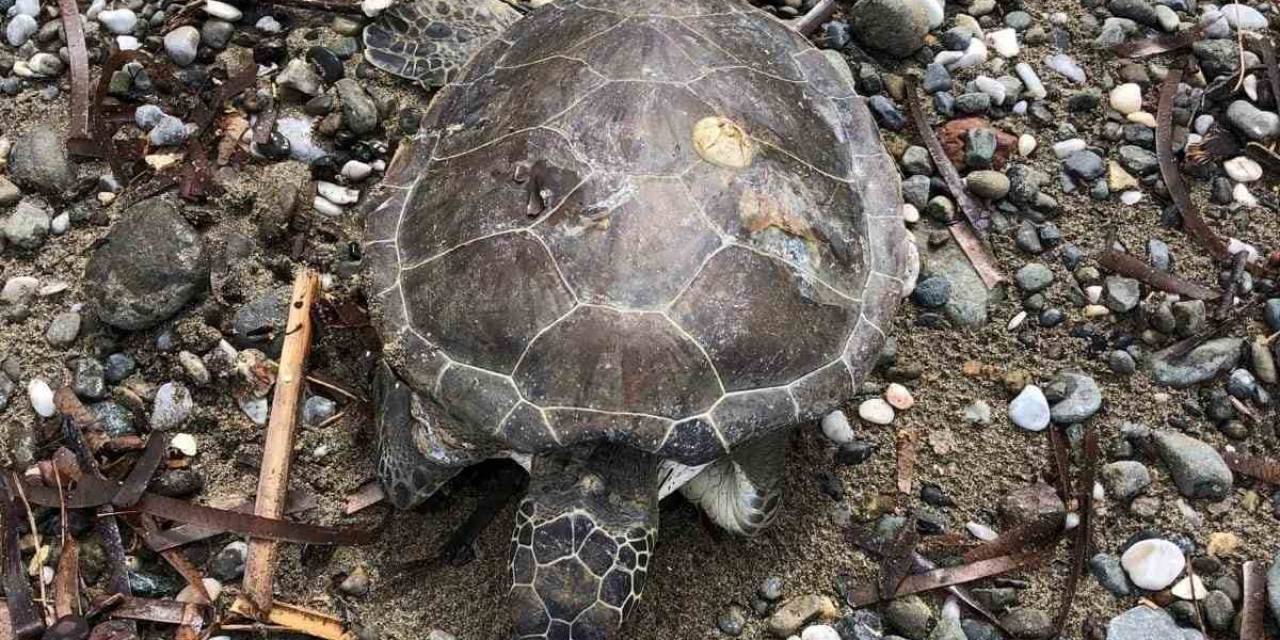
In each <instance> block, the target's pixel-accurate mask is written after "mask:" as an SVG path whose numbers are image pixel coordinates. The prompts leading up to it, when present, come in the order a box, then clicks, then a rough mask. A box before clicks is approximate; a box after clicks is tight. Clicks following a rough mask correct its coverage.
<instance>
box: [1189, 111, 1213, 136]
mask: <svg viewBox="0 0 1280 640" xmlns="http://www.w3.org/2000/svg"><path fill="white" fill-rule="evenodd" d="M1212 126H1213V116H1211V115H1209V114H1207V113H1202V114H1200V115H1198V116H1196V120H1195V123H1193V125H1192V128H1193V129H1195V130H1196V133H1198V134H1200V135H1204V133H1205V132H1206V131H1208V130H1209V127H1212Z"/></svg>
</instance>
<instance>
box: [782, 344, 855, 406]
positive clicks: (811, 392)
mask: <svg viewBox="0 0 1280 640" xmlns="http://www.w3.org/2000/svg"><path fill="white" fill-rule="evenodd" d="M853 392H854V389H853V378H852V377H851V376H850V375H849V367H846V366H845V364H844V360H843V359H837V360H835V361H834V362H832V363H830V364H828V365H826V366H825V367H822V368H821V369H818V370H817V371H814V372H813V373H812V374H810V375H807V376H805V377H803V378H801V379H799V380H797V381H795V382H794V383H792V384H791V393H792V394H793V395H795V398H796V404H797V405H799V406H800V419H801V420H812V419H814V418H818V417H821V416H823V415H826V414H827V413H830V412H831V411H832V410H833V409H835V408H837V407H839V406H840V404H841V403H842V402H844V401H845V400H846V399H848V398H852V397H853Z"/></svg>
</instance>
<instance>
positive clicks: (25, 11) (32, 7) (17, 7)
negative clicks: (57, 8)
mask: <svg viewBox="0 0 1280 640" xmlns="http://www.w3.org/2000/svg"><path fill="white" fill-rule="evenodd" d="M13 12H14V13H16V14H19V15H24V16H31V17H32V18H39V17H40V0H18V1H17V2H15V3H13Z"/></svg>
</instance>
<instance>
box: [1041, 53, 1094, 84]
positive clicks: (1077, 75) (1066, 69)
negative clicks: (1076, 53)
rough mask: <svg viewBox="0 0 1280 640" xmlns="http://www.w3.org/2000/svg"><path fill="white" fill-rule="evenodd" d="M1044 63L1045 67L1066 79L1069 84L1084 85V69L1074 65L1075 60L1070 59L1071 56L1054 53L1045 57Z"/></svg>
mask: <svg viewBox="0 0 1280 640" xmlns="http://www.w3.org/2000/svg"><path fill="white" fill-rule="evenodd" d="M1044 63H1045V66H1047V67H1049V68H1050V69H1053V70H1054V71H1056V72H1057V73H1058V74H1059V75H1061V76H1062V77H1064V78H1066V79H1067V80H1070V81H1071V82H1074V83H1076V84H1084V83H1085V80H1086V78H1085V74H1084V69H1083V68H1081V67H1080V65H1079V64H1077V63H1076V61H1075V58H1072V57H1071V56H1069V55H1066V54H1065V53H1055V54H1053V55H1050V56H1046V57H1045V59H1044Z"/></svg>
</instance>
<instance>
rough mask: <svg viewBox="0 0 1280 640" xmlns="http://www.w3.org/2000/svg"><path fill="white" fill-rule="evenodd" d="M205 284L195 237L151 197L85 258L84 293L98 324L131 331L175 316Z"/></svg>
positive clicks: (175, 213)
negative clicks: (86, 262) (101, 321)
mask: <svg viewBox="0 0 1280 640" xmlns="http://www.w3.org/2000/svg"><path fill="white" fill-rule="evenodd" d="M208 279H209V263H208V259H207V258H206V256H205V251H204V245H203V241H202V240H201V238H200V234H199V233H198V232H196V230H195V229H193V228H191V225H189V224H187V222H186V221H185V220H183V219H182V216H180V215H178V211H177V209H176V208H174V206H173V205H171V204H169V203H168V202H166V201H164V200H161V199H158V198H152V199H150V200H144V201H142V202H139V203H137V204H135V205H133V206H132V207H130V208H129V210H128V211H126V212H125V214H124V216H123V217H122V218H121V219H120V220H119V221H117V222H116V224H115V226H113V227H112V228H111V231H110V232H108V233H107V235H106V242H104V243H103V244H102V245H100V246H99V247H98V248H97V249H96V250H94V252H93V254H92V255H91V256H90V257H89V263H88V266H86V267H85V294H86V296H87V297H88V299H89V305H90V307H91V308H93V309H94V310H95V311H96V312H97V314H98V317H100V318H101V319H102V320H103V321H104V322H106V323H107V324H110V325H112V326H114V327H117V328H119V329H125V330H128V331H136V330H139V329H146V328H149V327H152V326H155V325H156V324H158V323H159V322H160V321H162V320H164V319H165V318H168V317H169V316H172V315H173V314H174V313H177V312H178V310H179V309H181V308H182V307H183V305H185V304H186V303H187V301H188V300H190V299H191V298H192V297H193V296H194V295H195V294H196V293H197V292H198V291H200V290H201V289H203V288H204V287H205V286H206V285H207V283H208Z"/></svg>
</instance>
